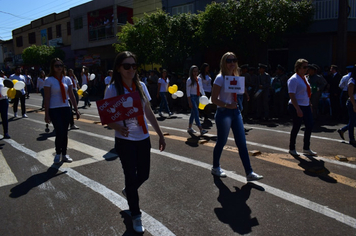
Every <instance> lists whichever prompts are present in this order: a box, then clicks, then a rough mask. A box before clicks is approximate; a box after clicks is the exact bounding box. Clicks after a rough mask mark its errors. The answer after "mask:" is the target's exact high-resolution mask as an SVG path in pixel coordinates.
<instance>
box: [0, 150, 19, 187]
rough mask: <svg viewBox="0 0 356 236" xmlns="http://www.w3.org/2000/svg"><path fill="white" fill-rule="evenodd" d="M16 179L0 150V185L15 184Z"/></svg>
mask: <svg viewBox="0 0 356 236" xmlns="http://www.w3.org/2000/svg"><path fill="white" fill-rule="evenodd" d="M16 183H17V179H16V176H15V175H14V173H12V171H11V168H10V166H9V165H8V164H7V162H6V159H5V157H4V155H3V154H2V152H1V151H0V187H2V186H6V185H11V184H16Z"/></svg>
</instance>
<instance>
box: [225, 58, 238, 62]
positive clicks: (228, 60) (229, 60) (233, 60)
mask: <svg viewBox="0 0 356 236" xmlns="http://www.w3.org/2000/svg"><path fill="white" fill-rule="evenodd" d="M236 62H237V59H236V58H233V59H229V58H228V59H226V63H236Z"/></svg>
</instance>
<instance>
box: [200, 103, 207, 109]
mask: <svg viewBox="0 0 356 236" xmlns="http://www.w3.org/2000/svg"><path fill="white" fill-rule="evenodd" d="M205 106H206V105H204V104H201V103H199V107H198V108H199V109H200V110H204V108H205Z"/></svg>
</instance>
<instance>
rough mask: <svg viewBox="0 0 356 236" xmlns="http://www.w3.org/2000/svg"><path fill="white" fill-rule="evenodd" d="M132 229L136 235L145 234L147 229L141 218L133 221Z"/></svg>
mask: <svg viewBox="0 0 356 236" xmlns="http://www.w3.org/2000/svg"><path fill="white" fill-rule="evenodd" d="M132 227H133V230H135V232H136V233H143V232H145V228H144V227H143V226H142V220H141V216H138V217H135V218H133V219H132Z"/></svg>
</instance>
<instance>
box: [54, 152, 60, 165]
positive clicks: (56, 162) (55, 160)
mask: <svg viewBox="0 0 356 236" xmlns="http://www.w3.org/2000/svg"><path fill="white" fill-rule="evenodd" d="M60 162H61V155H59V154H57V155H56V156H55V157H54V160H53V163H54V164H58V163H60Z"/></svg>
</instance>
